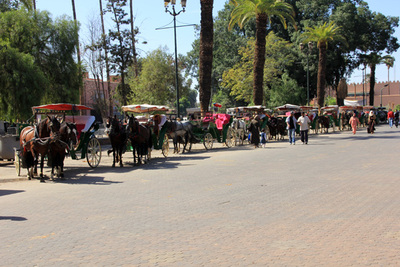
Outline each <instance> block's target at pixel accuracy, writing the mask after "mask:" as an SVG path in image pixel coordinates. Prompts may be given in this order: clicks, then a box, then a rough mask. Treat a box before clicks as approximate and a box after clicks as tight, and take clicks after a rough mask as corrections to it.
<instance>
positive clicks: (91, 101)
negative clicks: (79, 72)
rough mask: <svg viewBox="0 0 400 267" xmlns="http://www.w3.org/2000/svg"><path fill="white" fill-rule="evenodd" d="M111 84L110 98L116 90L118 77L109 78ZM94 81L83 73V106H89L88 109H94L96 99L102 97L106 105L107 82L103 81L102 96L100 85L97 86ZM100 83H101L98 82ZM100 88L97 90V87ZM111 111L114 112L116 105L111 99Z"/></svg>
mask: <svg viewBox="0 0 400 267" xmlns="http://www.w3.org/2000/svg"><path fill="white" fill-rule="evenodd" d="M110 79H111V82H110V87H111V97H112V98H113V96H114V94H115V91H116V88H117V86H118V84H119V82H120V78H119V77H118V76H111V77H110ZM96 83H98V82H97V81H96V80H95V79H92V78H90V77H89V74H88V73H84V77H83V95H84V102H85V103H84V105H86V106H89V107H94V106H95V104H96V99H97V97H99V96H100V97H102V98H105V99H106V100H107V103H108V96H109V94H108V83H107V81H103V84H104V95H103V89H102V85H101V84H99V85H97V84H96ZM100 83H101V81H100ZM99 86H100V90H98V87H99ZM112 104H113V110H116V105H117V103H116V102H115V100H114V99H113V103H112Z"/></svg>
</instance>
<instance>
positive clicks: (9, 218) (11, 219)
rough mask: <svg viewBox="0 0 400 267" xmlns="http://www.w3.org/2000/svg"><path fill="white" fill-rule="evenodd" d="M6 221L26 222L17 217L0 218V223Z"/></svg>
mask: <svg viewBox="0 0 400 267" xmlns="http://www.w3.org/2000/svg"><path fill="white" fill-rule="evenodd" d="M6 220H10V221H26V220H28V219H27V218H25V217H19V216H0V221H6Z"/></svg>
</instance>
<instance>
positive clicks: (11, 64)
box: [0, 42, 47, 121]
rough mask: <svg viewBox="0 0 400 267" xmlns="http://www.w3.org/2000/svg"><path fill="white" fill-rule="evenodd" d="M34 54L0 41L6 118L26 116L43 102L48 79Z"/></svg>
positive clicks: (1, 103)
mask: <svg viewBox="0 0 400 267" xmlns="http://www.w3.org/2000/svg"><path fill="white" fill-rule="evenodd" d="M34 61H35V60H34V58H33V56H32V55H29V54H26V53H21V52H20V51H19V50H18V49H17V48H13V47H11V46H10V45H9V44H6V43H4V42H2V43H1V44H0V114H2V117H3V119H7V120H14V121H15V120H17V119H18V120H20V121H21V120H26V119H28V118H29V117H31V116H32V110H31V107H32V106H34V105H38V104H40V99H41V97H42V96H43V94H44V90H43V88H46V87H47V79H46V78H45V76H44V74H43V72H42V71H41V70H40V69H39V67H38V66H37V65H35V62H34Z"/></svg>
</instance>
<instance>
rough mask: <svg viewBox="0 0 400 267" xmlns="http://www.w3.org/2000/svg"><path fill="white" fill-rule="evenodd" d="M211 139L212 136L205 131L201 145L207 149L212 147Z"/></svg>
mask: <svg viewBox="0 0 400 267" xmlns="http://www.w3.org/2000/svg"><path fill="white" fill-rule="evenodd" d="M213 141H214V140H213V137H212V135H211V134H210V133H206V134H205V135H204V140H203V145H204V147H205V148H206V149H207V150H209V149H211V148H212V147H213Z"/></svg>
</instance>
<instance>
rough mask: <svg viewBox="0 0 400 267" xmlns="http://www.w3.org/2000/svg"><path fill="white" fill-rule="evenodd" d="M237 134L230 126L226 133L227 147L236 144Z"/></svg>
mask: <svg viewBox="0 0 400 267" xmlns="http://www.w3.org/2000/svg"><path fill="white" fill-rule="evenodd" d="M235 139H236V138H235V134H234V132H233V131H232V128H228V131H227V133H226V140H225V144H226V146H227V147H233V146H234V145H235Z"/></svg>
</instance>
